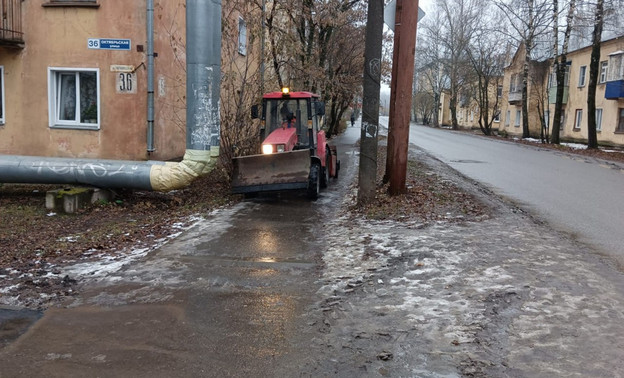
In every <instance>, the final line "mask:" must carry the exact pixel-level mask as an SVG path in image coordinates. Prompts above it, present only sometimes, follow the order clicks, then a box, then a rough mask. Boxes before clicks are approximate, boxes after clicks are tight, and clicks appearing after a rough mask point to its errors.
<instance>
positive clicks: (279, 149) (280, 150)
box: [277, 144, 284, 152]
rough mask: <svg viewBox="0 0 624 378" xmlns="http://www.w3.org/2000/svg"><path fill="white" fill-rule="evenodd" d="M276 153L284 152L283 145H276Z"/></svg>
mask: <svg viewBox="0 0 624 378" xmlns="http://www.w3.org/2000/svg"><path fill="white" fill-rule="evenodd" d="M277 152H284V145H283V144H278V145H277Z"/></svg>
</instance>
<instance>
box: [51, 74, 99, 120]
mask: <svg viewBox="0 0 624 378" xmlns="http://www.w3.org/2000/svg"><path fill="white" fill-rule="evenodd" d="M49 76H50V77H49V81H50V83H49V86H50V99H49V101H50V114H51V118H50V126H51V127H75V128H87V129H99V80H98V71H97V70H94V69H91V70H80V71H77V70H76V71H75V70H71V69H50V75H49Z"/></svg>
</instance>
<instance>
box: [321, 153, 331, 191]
mask: <svg viewBox="0 0 624 378" xmlns="http://www.w3.org/2000/svg"><path fill="white" fill-rule="evenodd" d="M330 164H331V154H330V153H329V149H327V152H326V153H325V167H323V168H321V170H322V171H323V175H322V176H321V188H327V185H329V166H330Z"/></svg>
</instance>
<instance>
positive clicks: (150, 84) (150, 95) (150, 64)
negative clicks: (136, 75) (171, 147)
mask: <svg viewBox="0 0 624 378" xmlns="http://www.w3.org/2000/svg"><path fill="white" fill-rule="evenodd" d="M154 150H155V149H154V0H147V152H148V153H151V152H154Z"/></svg>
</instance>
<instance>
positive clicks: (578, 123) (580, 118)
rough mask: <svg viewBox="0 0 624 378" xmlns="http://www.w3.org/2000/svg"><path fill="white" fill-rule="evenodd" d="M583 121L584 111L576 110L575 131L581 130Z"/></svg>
mask: <svg viewBox="0 0 624 378" xmlns="http://www.w3.org/2000/svg"><path fill="white" fill-rule="evenodd" d="M582 121H583V110H582V109H576V117H575V118H574V130H580V129H581V122H582Z"/></svg>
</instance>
